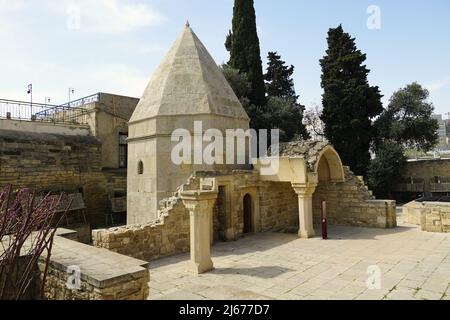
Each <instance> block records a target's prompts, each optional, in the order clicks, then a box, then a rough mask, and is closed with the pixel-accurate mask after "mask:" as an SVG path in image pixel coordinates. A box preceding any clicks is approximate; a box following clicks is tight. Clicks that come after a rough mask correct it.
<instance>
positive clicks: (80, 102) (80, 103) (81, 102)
mask: <svg viewBox="0 0 450 320" xmlns="http://www.w3.org/2000/svg"><path fill="white" fill-rule="evenodd" d="M96 102H100V93H95V94H93V95H90V96H87V97H84V98H81V99H77V100H74V101H70V102H67V103H64V104H62V105H61V107H69V108H81V107H84V106H86V105H88V104H91V103H96Z"/></svg>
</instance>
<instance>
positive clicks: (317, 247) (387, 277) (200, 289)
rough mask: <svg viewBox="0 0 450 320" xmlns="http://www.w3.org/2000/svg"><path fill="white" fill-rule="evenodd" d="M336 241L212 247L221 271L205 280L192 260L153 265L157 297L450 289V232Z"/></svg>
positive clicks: (437, 292) (415, 295)
mask: <svg viewBox="0 0 450 320" xmlns="http://www.w3.org/2000/svg"><path fill="white" fill-rule="evenodd" d="M330 238H331V240H328V241H322V240H321V239H320V238H315V239H311V240H308V241H304V240H299V239H297V237H296V236H295V235H290V234H278V233H264V234H257V235H253V236H248V237H245V238H244V239H241V240H239V241H237V242H229V243H221V244H219V245H216V246H213V248H212V253H213V261H214V264H215V267H216V270H215V271H213V272H211V273H207V274H204V275H201V276H195V275H192V274H190V273H189V272H188V271H187V269H186V265H187V262H188V259H189V257H188V256H187V255H182V256H180V257H173V258H169V259H170V260H168V259H162V260H160V261H157V263H152V264H151V266H150V286H151V288H153V290H152V289H151V290H150V299H152V295H154V296H155V299H160V298H163V297H165V296H169V297H170V298H176V297H177V296H179V293H176V292H190V293H191V294H192V295H193V296H194V297H195V296H196V295H198V296H201V297H205V298H207V299H247V298H245V297H249V298H248V299H250V300H251V299H267V298H270V299H286V300H288V299H293V300H302V299H315V300H317V299H321V300H325V299H336V300H339V299H357V300H381V299H384V298H386V299H393V300H400V299H432V300H435V299H436V300H437V299H441V298H442V296H443V295H444V292H445V291H446V290H447V291H448V283H449V282H450V276H449V275H450V250H449V248H450V234H442V235H439V239H438V241H434V240H433V239H434V238H435V235H434V234H432V233H424V232H420V231H418V230H417V228H410V227H402V228H401V229H393V230H381V229H366V228H352V227H331V228H330ZM333 238H334V239H342V240H333ZM349 239H351V240H349ZM442 248H447V249H445V250H443V249H442ZM370 265H377V266H378V267H380V269H381V270H382V278H381V281H382V290H368V288H367V285H366V281H367V279H368V278H369V274H367V268H368V267H369V266H370ZM418 288H421V290H419V291H417V290H416V289H418ZM160 289H161V290H160ZM163 289H164V290H163ZM448 293H449V292H448ZM444 299H446V300H448V295H447V296H444Z"/></svg>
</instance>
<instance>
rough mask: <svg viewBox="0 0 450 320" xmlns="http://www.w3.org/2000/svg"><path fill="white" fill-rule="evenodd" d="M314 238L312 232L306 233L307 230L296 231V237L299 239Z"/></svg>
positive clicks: (314, 234)
mask: <svg viewBox="0 0 450 320" xmlns="http://www.w3.org/2000/svg"><path fill="white" fill-rule="evenodd" d="M315 236H316V233H315V232H314V230H313V231H307V230H299V231H298V237H299V238H300V239H311V238H314V237H315Z"/></svg>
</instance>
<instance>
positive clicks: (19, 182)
mask: <svg viewBox="0 0 450 320" xmlns="http://www.w3.org/2000/svg"><path fill="white" fill-rule="evenodd" d="M116 176H117V178H116ZM125 179H126V177H125V175H124V174H116V173H109V174H108V177H107V178H106V177H105V174H104V173H103V172H102V163H101V144H100V142H99V141H98V140H97V139H95V138H94V137H88V136H66V135H57V134H44V133H31V132H20V131H8V130H0V186H3V185H7V184H12V185H13V187H15V188H19V187H27V188H30V189H32V190H36V191H37V192H41V191H45V192H48V191H54V192H62V191H64V192H74V191H76V192H79V191H82V193H83V198H84V201H85V205H86V207H87V219H88V221H89V222H90V223H91V224H93V225H94V226H95V225H100V226H101V225H103V224H104V221H105V219H104V214H105V212H106V211H107V210H109V203H108V190H109V189H112V188H114V187H115V186H116V185H117V186H121V187H124V186H125V185H126V184H125V182H124V181H125ZM109 184H111V187H109Z"/></svg>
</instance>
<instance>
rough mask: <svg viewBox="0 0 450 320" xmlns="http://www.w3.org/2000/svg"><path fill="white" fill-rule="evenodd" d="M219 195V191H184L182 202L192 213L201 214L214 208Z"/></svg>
mask: <svg viewBox="0 0 450 320" xmlns="http://www.w3.org/2000/svg"><path fill="white" fill-rule="evenodd" d="M217 195H218V192H217V191H199V190H196V191H184V192H181V200H182V201H183V204H184V206H185V207H186V209H188V210H189V211H190V212H191V213H200V212H204V211H208V210H209V209H211V208H212V207H213V206H214V204H215V201H216V199H217Z"/></svg>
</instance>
